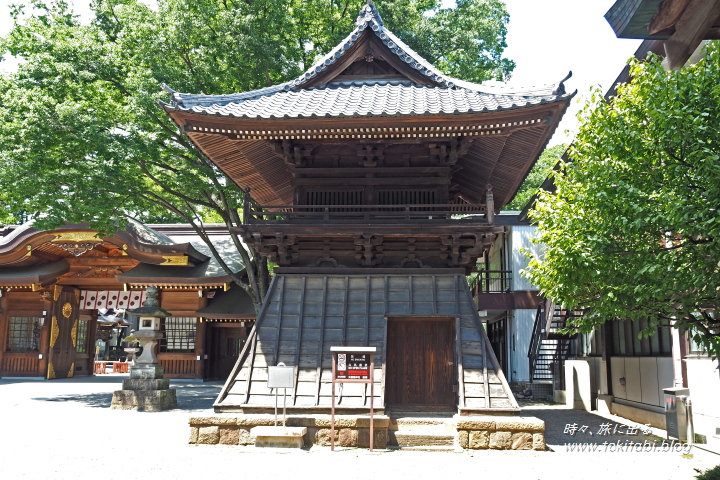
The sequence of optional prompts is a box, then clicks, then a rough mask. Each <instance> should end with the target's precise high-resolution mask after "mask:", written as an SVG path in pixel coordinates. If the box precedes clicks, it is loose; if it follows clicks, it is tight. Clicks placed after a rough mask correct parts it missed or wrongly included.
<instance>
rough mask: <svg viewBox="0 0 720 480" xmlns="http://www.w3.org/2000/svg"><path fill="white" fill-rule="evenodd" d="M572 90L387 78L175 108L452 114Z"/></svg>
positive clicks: (244, 113)
mask: <svg viewBox="0 0 720 480" xmlns="http://www.w3.org/2000/svg"><path fill="white" fill-rule="evenodd" d="M571 96H572V94H565V95H544V96H520V95H497V94H488V93H482V92H477V91H472V90H469V89H465V88H445V87H430V86H420V85H406V84H395V85H393V84H390V83H385V84H373V85H337V86H328V87H323V88H311V89H307V90H300V91H280V92H276V93H273V94H270V95H263V96H259V97H255V98H247V99H232V98H231V96H222V98H218V102H217V103H213V104H210V105H207V104H195V103H193V102H190V101H189V102H187V103H186V104H185V105H186V106H182V104H179V105H178V106H177V107H175V108H174V109H175V110H179V111H187V112H192V113H197V114H202V115H212V116H219V117H232V118H248V119H274V118H316V117H360V116H363V117H367V116H370V117H372V116H411V115H453V114H464V113H483V112H496V111H502V110H511V109H515V108H523V107H530V106H534V105H540V104H543V103H551V102H556V101H561V100H566V99H567V98H569V97H571Z"/></svg>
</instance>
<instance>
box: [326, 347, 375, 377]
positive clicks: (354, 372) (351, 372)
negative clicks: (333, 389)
mask: <svg viewBox="0 0 720 480" xmlns="http://www.w3.org/2000/svg"><path fill="white" fill-rule="evenodd" d="M336 365H337V367H336V370H335V379H336V380H370V354H369V353H339V352H338V353H337V364H336Z"/></svg>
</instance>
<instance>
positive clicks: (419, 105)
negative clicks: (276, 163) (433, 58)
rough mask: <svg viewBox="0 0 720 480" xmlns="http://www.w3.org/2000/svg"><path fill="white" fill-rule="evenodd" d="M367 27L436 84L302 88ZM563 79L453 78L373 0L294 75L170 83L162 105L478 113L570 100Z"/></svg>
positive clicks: (250, 113)
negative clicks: (239, 86)
mask: <svg viewBox="0 0 720 480" xmlns="http://www.w3.org/2000/svg"><path fill="white" fill-rule="evenodd" d="M368 28H369V29H370V31H372V32H373V33H374V34H375V35H376V36H377V37H378V38H379V39H380V40H381V41H382V42H383V43H384V44H385V45H386V46H387V47H388V49H390V51H391V52H392V53H394V54H395V55H397V56H398V58H399V59H400V60H402V61H403V62H404V63H405V64H407V65H409V66H410V67H412V68H414V69H415V70H417V71H418V72H419V73H420V74H422V75H423V76H425V77H427V78H428V79H429V80H430V81H431V83H433V84H434V85H435V86H428V85H424V86H420V85H414V84H411V83H410V82H409V81H398V80H395V81H392V80H378V81H375V82H372V83H368V82H363V83H356V84H353V83H348V84H345V83H340V84H338V83H332V84H330V85H327V86H324V87H317V88H303V86H304V85H305V84H307V82H308V81H310V80H311V79H312V78H314V77H316V76H317V75H319V74H320V73H322V72H323V71H325V70H327V69H328V68H329V67H330V66H331V65H333V64H335V63H336V62H337V60H338V59H340V58H341V57H343V55H345V54H346V53H347V52H348V51H349V50H350V49H351V47H352V46H353V45H354V44H355V42H356V41H357V40H358V39H359V38H360V37H361V35H362V34H363V32H364V31H365V30H367V29H368ZM566 79H567V78H566ZM566 79H564V80H566ZM564 80H563V81H564ZM563 81H561V82H559V83H558V84H555V85H542V86H537V87H532V88H522V89H515V90H514V89H513V87H508V86H505V85H498V84H494V83H492V82H490V83H487V84H476V83H472V82H466V81H463V80H458V79H454V78H451V77H449V76H447V75H444V74H443V73H441V72H440V71H438V70H437V69H436V68H435V67H433V66H432V65H431V64H430V63H429V62H427V61H426V60H425V59H423V58H422V57H420V56H419V55H418V54H417V53H415V52H414V51H413V50H412V49H411V48H410V47H408V46H407V45H406V44H405V43H404V42H403V41H402V40H400V39H399V38H397V37H396V36H395V35H394V34H393V33H392V32H390V31H388V30H386V29H385V27H384V26H383V21H382V18H381V17H380V14H379V13H378V11H377V9H376V8H375V6H374V5H373V4H372V3H370V4H368V5H365V6H364V7H363V9H362V10H361V11H360V14H359V15H358V18H357V21H356V23H355V30H353V31H352V33H350V35H348V36H347V37H346V38H345V39H344V40H343V41H342V42H341V43H340V44H339V45H338V46H337V47H335V48H334V49H333V50H332V51H331V52H330V53H328V54H327V55H325V56H324V57H323V58H321V59H320V60H319V61H318V62H316V63H315V65H313V66H312V67H311V68H310V69H308V70H307V71H306V72H305V73H303V74H302V75H300V76H299V77H298V78H296V79H295V80H292V81H289V82H286V83H283V84H280V85H274V86H271V87H266V88H261V89H259V90H253V91H250V92H242V93H235V94H229V95H196V94H185V93H177V92H174V91H172V90H171V89H169V88H167V87H166V89H167V90H169V91H170V92H172V102H171V104H170V105H167V104H163V107H164V108H165V109H166V110H175V111H186V112H192V113H197V114H203V115H213V116H220V117H234V118H247V119H272V118H312V117H354V116H396V115H437V114H440V115H448V114H458V113H480V112H492V111H501V110H509V109H514V108H522V107H527V106H532V105H539V104H542V103H549V102H555V101H560V100H566V99H568V98H569V97H571V96H572V95H566V94H565V89H564V86H563V83H562V82H563Z"/></svg>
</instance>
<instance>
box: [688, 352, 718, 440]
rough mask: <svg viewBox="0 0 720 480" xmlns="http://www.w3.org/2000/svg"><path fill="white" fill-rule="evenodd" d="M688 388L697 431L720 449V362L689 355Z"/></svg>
mask: <svg viewBox="0 0 720 480" xmlns="http://www.w3.org/2000/svg"><path fill="white" fill-rule="evenodd" d="M684 362H685V365H686V367H687V377H688V388H689V389H690V400H691V401H692V409H693V422H694V425H695V433H699V434H701V435H705V436H706V437H707V442H708V445H713V446H714V447H715V449H716V451H720V375H719V374H718V362H717V360H716V361H713V360H711V359H710V358H708V357H694V356H693V357H687V358H685V360H684Z"/></svg>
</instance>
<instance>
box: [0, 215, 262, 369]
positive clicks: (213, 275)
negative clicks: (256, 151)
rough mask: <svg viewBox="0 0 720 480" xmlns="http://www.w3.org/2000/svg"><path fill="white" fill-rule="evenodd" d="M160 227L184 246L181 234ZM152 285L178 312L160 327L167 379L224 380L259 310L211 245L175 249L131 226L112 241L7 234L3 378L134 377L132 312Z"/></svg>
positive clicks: (0, 267)
mask: <svg viewBox="0 0 720 480" xmlns="http://www.w3.org/2000/svg"><path fill="white" fill-rule="evenodd" d="M157 228H158V229H163V230H164V231H166V232H167V233H168V234H169V235H173V236H175V235H176V234H177V235H180V236H182V237H187V235H185V232H183V231H181V229H180V228H178V226H172V225H169V226H157ZM208 230H213V229H211V228H208ZM215 230H218V232H212V231H211V232H210V233H209V235H210V237H211V238H213V239H215V238H220V240H215V241H216V242H218V248H219V249H221V250H223V249H222V248H221V247H222V241H221V238H222V237H221V235H220V234H222V229H219V228H218V229H215ZM215 233H217V234H215ZM224 233H225V235H227V231H226V230H225V232H224ZM224 251H226V252H231V251H232V249H224ZM236 257H238V258H237V260H235V261H234V260H233V256H232V255H230V254H228V255H227V257H226V258H225V261H226V263H228V264H229V265H230V266H231V268H233V269H234V270H235V271H236V272H242V270H243V268H244V267H243V265H242V264H241V263H240V262H239V255H236ZM151 285H152V286H156V287H157V288H158V289H159V290H160V292H161V294H160V297H161V298H160V302H161V305H162V307H163V308H165V309H166V310H168V311H169V312H171V313H172V316H170V317H168V318H166V319H163V323H162V325H161V328H162V330H163V331H164V333H165V338H164V339H163V341H162V342H161V344H160V346H159V352H158V357H159V360H160V363H161V364H162V365H163V367H164V368H165V375H166V377H168V378H196V379H212V378H226V377H227V376H228V374H229V373H230V371H231V369H232V366H233V365H234V363H235V360H236V359H237V357H238V355H239V353H240V350H241V349H242V346H243V345H244V342H245V339H246V338H247V332H248V331H249V330H250V329H251V326H252V323H253V321H254V319H255V309H254V305H253V302H252V301H251V300H250V297H249V296H248V295H247V294H245V292H243V291H240V292H238V290H240V288H238V287H237V286H235V287H233V284H232V280H231V277H230V275H227V274H226V273H225V271H223V270H222V269H221V268H220V265H219V264H218V263H217V262H216V261H214V260H213V259H212V258H211V257H210V256H209V249H207V247H205V246H204V245H202V244H198V243H194V244H193V243H190V242H181V243H177V242H175V241H173V240H172V239H171V238H170V237H169V236H168V235H165V234H163V233H160V232H158V231H156V230H154V229H152V228H149V227H147V226H146V225H143V224H141V223H139V222H136V221H133V220H128V224H127V227H126V228H125V229H122V230H119V231H117V232H115V233H114V234H112V235H107V236H100V235H99V234H98V232H97V231H95V230H90V229H88V228H87V227H86V226H81V225H66V226H64V227H62V228H58V229H56V230H52V231H42V230H37V229H35V228H33V227H32V226H30V225H13V226H8V227H6V228H5V229H3V230H0V376H2V377H5V378H22V377H26V378H28V377H29V378H46V379H54V378H67V377H75V376H83V375H93V374H103V373H110V372H113V371H115V373H117V371H116V370H119V369H120V368H121V367H122V371H127V364H125V365H123V363H125V360H126V357H127V353H126V352H125V350H124V349H125V347H128V346H129V345H128V343H127V342H124V341H123V339H124V338H126V337H127V336H128V335H129V334H130V330H131V329H132V328H137V317H132V316H130V315H126V314H125V311H126V310H130V309H135V308H138V307H140V306H141V305H142V302H143V300H144V293H145V289H146V288H147V287H148V286H151ZM230 295H232V302H228V299H230Z"/></svg>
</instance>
